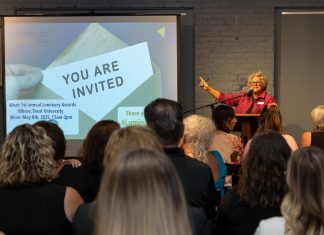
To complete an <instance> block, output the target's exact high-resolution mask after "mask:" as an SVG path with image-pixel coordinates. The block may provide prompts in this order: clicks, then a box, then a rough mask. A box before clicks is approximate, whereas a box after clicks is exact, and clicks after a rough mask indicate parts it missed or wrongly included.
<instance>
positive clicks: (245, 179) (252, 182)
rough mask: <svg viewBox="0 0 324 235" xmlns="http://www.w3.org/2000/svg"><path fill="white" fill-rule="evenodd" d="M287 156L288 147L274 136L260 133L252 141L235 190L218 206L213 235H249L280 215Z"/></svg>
mask: <svg viewBox="0 0 324 235" xmlns="http://www.w3.org/2000/svg"><path fill="white" fill-rule="evenodd" d="M290 154H291V149H290V147H289V145H288V144H287V142H286V140H285V139H284V138H283V137H282V135H281V134H279V133H278V132H274V131H264V132H263V133H259V134H258V135H257V136H256V137H254V138H253V139H252V143H251V147H250V151H249V153H248V155H247V157H246V158H245V159H244V161H243V163H242V167H241V170H242V171H241V175H240V176H239V177H240V178H239V184H238V187H237V188H234V189H232V190H231V191H229V192H227V193H226V194H225V197H224V199H223V200H222V201H221V203H220V206H219V211H218V215H217V223H216V234H217V235H223V234H224V235H225V234H226V235H241V234H244V235H249V234H251V235H252V234H254V232H255V230H256V228H257V226H258V224H259V222H260V221H261V220H262V219H266V218H270V217H273V216H280V215H281V214H280V204H281V201H282V199H283V197H284V195H285V194H286V193H287V190H288V189H287V184H286V179H285V172H286V168H287V163H288V160H289V157H290Z"/></svg>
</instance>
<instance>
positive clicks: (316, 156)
mask: <svg viewBox="0 0 324 235" xmlns="http://www.w3.org/2000/svg"><path fill="white" fill-rule="evenodd" d="M287 184H288V193H287V195H286V196H285V198H284V200H283V202H282V204H281V212H282V214H283V217H284V218H285V221H286V229H287V230H288V231H289V234H292V235H297V234H305V235H310V234H323V232H324V216H323V215H324V203H323V197H324V150H323V149H320V148H317V147H306V148H301V149H299V150H297V151H296V152H294V153H293V154H292V156H291V158H290V160H289V162H288V167H287Z"/></svg>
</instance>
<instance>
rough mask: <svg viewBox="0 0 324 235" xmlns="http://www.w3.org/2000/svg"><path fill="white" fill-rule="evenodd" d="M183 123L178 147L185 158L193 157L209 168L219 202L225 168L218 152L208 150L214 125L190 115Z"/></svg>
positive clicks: (222, 189)
mask: <svg viewBox="0 0 324 235" xmlns="http://www.w3.org/2000/svg"><path fill="white" fill-rule="evenodd" d="M183 123H184V127H185V129H184V135H183V138H182V141H181V144H180V145H181V147H182V148H183V150H184V153H185V154H186V155H187V156H189V157H194V158H196V159H198V160H199V161H202V162H204V163H207V164H208V165H209V166H210V168H211V170H212V173H213V177H214V182H215V189H216V191H217V192H219V193H220V194H219V196H220V197H219V200H220V198H221V197H223V196H224V182H225V176H226V166H225V164H224V161H223V159H222V156H221V155H220V153H219V152H218V151H216V150H212V151H209V150H208V149H209V146H210V143H211V141H212V139H213V137H214V135H215V131H216V128H215V125H214V123H213V121H212V120H211V119H209V118H206V117H203V116H200V115H190V116H188V117H186V118H185V119H184V120H183Z"/></svg>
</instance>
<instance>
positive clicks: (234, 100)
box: [199, 71, 277, 114]
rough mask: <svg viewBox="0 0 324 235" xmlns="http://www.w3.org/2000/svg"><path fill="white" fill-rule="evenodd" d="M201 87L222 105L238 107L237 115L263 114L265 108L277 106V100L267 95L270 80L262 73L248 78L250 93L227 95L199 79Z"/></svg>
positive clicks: (259, 72) (253, 74) (256, 73)
mask: <svg viewBox="0 0 324 235" xmlns="http://www.w3.org/2000/svg"><path fill="white" fill-rule="evenodd" d="M199 79H200V83H199V86H200V87H202V88H203V89H204V90H206V91H207V92H208V93H209V94H211V95H212V96H213V97H214V98H215V99H218V100H221V101H222V103H224V104H227V105H231V106H234V107H236V109H235V112H236V113H256V114H257V113H261V112H262V110H263V109H264V108H267V107H268V108H269V107H270V106H271V105H276V106H277V104H276V100H275V99H274V98H273V97H272V96H271V95H270V94H269V93H267V91H266V90H267V86H268V80H267V79H266V77H265V76H264V75H263V74H262V73H261V71H258V72H255V73H252V74H250V75H249V76H248V81H247V82H248V87H249V88H250V92H248V93H244V92H240V93H235V94H225V93H223V92H221V91H218V90H216V89H214V88H212V87H210V86H209V85H208V83H207V82H206V81H205V80H204V79H203V78H202V77H199Z"/></svg>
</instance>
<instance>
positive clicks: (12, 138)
mask: <svg viewBox="0 0 324 235" xmlns="http://www.w3.org/2000/svg"><path fill="white" fill-rule="evenodd" d="M54 171H55V160H54V150H53V148H52V141H51V139H50V138H49V137H48V136H47V135H46V132H45V130H44V129H43V128H42V127H39V126H32V125H28V124H24V125H20V126H17V127H16V128H15V129H13V130H12V132H11V133H10V134H9V135H8V137H7V138H6V140H5V142H4V144H3V146H2V149H1V158H0V186H18V185H24V184H28V183H39V182H47V181H49V180H51V179H52V178H53V177H54Z"/></svg>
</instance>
